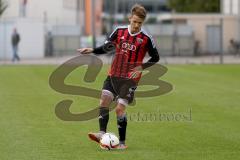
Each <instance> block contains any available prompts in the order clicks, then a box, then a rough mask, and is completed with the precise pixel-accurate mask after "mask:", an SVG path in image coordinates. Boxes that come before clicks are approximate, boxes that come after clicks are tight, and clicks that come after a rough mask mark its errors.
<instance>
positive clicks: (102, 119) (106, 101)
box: [88, 77, 114, 143]
mask: <svg viewBox="0 0 240 160" xmlns="http://www.w3.org/2000/svg"><path fill="white" fill-rule="evenodd" d="M113 93H114V90H113V88H112V85H111V82H110V78H109V77H107V79H106V80H105V82H104V85H103V90H102V94H101V99H100V104H99V132H98V133H92V132H90V133H89V134H88V136H89V138H90V139H92V140H94V141H96V142H98V143H99V141H100V139H101V136H102V135H103V134H104V133H106V131H107V125H108V120H109V106H110V104H111V103H112V101H113V99H114V94H113Z"/></svg>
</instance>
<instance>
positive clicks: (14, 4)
mask: <svg viewBox="0 0 240 160" xmlns="http://www.w3.org/2000/svg"><path fill="white" fill-rule="evenodd" d="M6 1H7V3H8V8H7V10H6V11H5V13H4V14H3V18H7V19H9V18H18V17H19V12H20V6H21V1H22V0H6ZM63 2H65V3H63ZM73 2H75V0H28V1H27V7H26V18H29V19H41V20H43V19H44V17H45V18H46V16H47V20H48V22H49V23H56V24H60V25H63V24H64V25H75V24H76V10H75V9H74V8H73V7H66V3H73ZM74 5H75V4H73V5H72V6H74ZM70 6H71V5H70Z"/></svg>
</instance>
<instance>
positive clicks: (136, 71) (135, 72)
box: [128, 66, 143, 79]
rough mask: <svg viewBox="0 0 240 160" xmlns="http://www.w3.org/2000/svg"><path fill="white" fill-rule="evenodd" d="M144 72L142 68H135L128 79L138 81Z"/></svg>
mask: <svg viewBox="0 0 240 160" xmlns="http://www.w3.org/2000/svg"><path fill="white" fill-rule="evenodd" d="M142 71H143V68H142V66H137V67H135V68H133V70H132V71H131V72H130V73H129V74H128V78H130V79H136V78H138V77H139V76H140V75H141V73H142Z"/></svg>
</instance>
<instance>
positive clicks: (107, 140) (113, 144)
mask: <svg viewBox="0 0 240 160" xmlns="http://www.w3.org/2000/svg"><path fill="white" fill-rule="evenodd" d="M118 145H119V139H118V137H117V136H116V135H115V134H114V133H105V134H104V135H103V136H102V138H101V139H100V147H101V148H102V149H108V150H111V149H115V148H117V147H118Z"/></svg>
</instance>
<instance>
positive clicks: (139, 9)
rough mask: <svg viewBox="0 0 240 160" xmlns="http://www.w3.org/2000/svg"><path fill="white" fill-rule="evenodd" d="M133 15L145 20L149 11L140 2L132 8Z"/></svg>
mask: <svg viewBox="0 0 240 160" xmlns="http://www.w3.org/2000/svg"><path fill="white" fill-rule="evenodd" d="M131 15H132V16H133V15H136V16H138V17H139V18H141V19H143V20H145V18H146V16H147V11H146V9H145V8H144V7H143V6H142V5H140V4H135V5H134V6H133V7H132V9H131Z"/></svg>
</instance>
